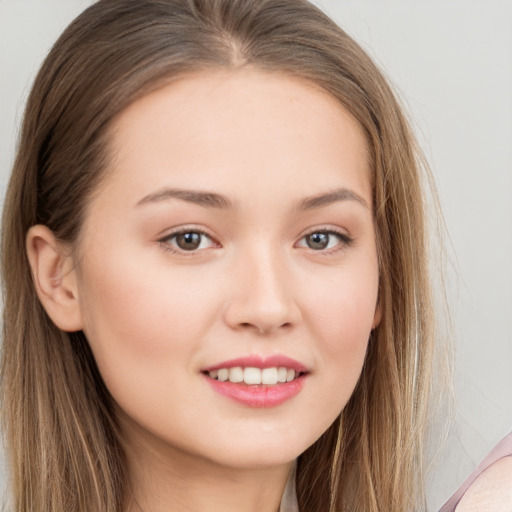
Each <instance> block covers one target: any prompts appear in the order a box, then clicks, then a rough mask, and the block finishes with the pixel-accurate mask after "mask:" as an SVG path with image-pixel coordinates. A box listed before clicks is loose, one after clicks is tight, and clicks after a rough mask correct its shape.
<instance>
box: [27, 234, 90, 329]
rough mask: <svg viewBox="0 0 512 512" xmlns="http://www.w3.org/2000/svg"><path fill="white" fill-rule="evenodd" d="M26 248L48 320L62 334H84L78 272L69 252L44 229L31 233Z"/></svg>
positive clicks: (35, 284)
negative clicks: (63, 332)
mask: <svg viewBox="0 0 512 512" xmlns="http://www.w3.org/2000/svg"><path fill="white" fill-rule="evenodd" d="M26 244H27V256H28V260H29V263H30V268H31V270H32V277H33V280H34V286H35V288H36V292H37V296H38V297H39V300H40V301H41V304H42V305H43V307H44V309H45V310H46V312H47V313H48V316H49V317H50V318H51V319H52V321H53V323H54V324H55V325H56V326H57V327H58V328H59V329H62V330H63V331H68V332H72V331H79V330H81V329H82V315H81V311H80V304H79V301H78V286H77V279H76V271H75V269H74V267H73V260H72V258H71V256H70V255H69V249H68V250H66V247H65V246H64V244H63V243H62V242H59V241H58V240H57V239H56V238H55V235H54V234H53V232H52V231H51V230H50V229H48V228H47V227H46V226H42V225H37V226H32V227H31V228H30V229H29V231H28V233H27V239H26Z"/></svg>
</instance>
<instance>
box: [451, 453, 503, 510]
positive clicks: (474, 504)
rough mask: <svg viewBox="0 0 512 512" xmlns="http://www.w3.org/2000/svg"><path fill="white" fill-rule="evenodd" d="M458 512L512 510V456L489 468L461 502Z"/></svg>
mask: <svg viewBox="0 0 512 512" xmlns="http://www.w3.org/2000/svg"><path fill="white" fill-rule="evenodd" d="M455 510H456V512H481V511H482V510H485V511H486V512H510V511H511V510H512V455H511V456H508V457H504V458H502V459H500V460H498V461H497V462H495V463H494V464H492V465H491V466H489V467H488V468H487V469H486V470H485V471H484V472H483V473H482V474H481V475H480V476H479V477H478V478H477V479H476V480H475V481H474V482H473V484H472V485H471V487H470V488H469V489H468V490H467V491H466V493H465V494H464V496H463V497H462V499H461V500H460V502H459V504H458V506H457V508H456V509H455Z"/></svg>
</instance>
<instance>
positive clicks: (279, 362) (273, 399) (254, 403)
mask: <svg viewBox="0 0 512 512" xmlns="http://www.w3.org/2000/svg"><path fill="white" fill-rule="evenodd" d="M201 373H202V374H203V375H204V377H205V378H206V380H207V381H208V383H209V384H210V386H211V388H212V389H213V390H214V391H216V392H217V393H219V394H220V395H222V396H224V397H227V398H229V399H231V400H234V401H235V402H238V403H239V404H242V405H244V406H248V407H260V408H262V407H275V406H278V405H281V404H282V403H284V402H286V401H287V400H289V399H291V398H293V397H294V396H295V395H297V394H298V393H299V392H300V391H301V390H302V389H303V387H304V383H305V381H306V377H307V375H308V371H307V369H306V368H305V367H304V366H303V365H301V364H300V363H298V362H297V361H294V360H292V359H289V358H286V357H282V356H273V357H271V358H266V359H261V358H258V357H248V358H241V359H236V360H232V361H226V362H224V363H220V364H219V365H217V366H215V367H211V368H207V369H205V370H203V371H202V372H201Z"/></svg>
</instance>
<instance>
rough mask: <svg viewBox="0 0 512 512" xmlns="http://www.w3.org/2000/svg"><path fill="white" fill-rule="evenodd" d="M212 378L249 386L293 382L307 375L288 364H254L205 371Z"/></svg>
mask: <svg viewBox="0 0 512 512" xmlns="http://www.w3.org/2000/svg"><path fill="white" fill-rule="evenodd" d="M203 373H204V374H205V375H207V376H208V377H209V378H210V379H214V380H217V381H219V382H231V383H232V384H245V385H249V386H258V385H263V386H277V385H279V384H284V383H285V382H292V381H294V380H295V379H297V378H299V377H301V376H302V375H305V372H300V371H296V370H294V369H293V368H287V367H286V366H272V367H270V368H255V367H253V366H247V367H245V368H244V367H242V366H235V367H232V368H219V369H215V370H211V371H208V372H203Z"/></svg>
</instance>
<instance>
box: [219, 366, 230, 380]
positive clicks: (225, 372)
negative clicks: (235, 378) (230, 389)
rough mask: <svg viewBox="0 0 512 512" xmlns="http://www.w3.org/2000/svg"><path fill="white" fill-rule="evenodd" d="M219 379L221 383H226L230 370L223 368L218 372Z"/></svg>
mask: <svg viewBox="0 0 512 512" xmlns="http://www.w3.org/2000/svg"><path fill="white" fill-rule="evenodd" d="M217 379H218V380H220V381H221V382H226V381H227V380H228V379H229V370H228V369H227V368H221V369H220V370H218V372H217Z"/></svg>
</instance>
